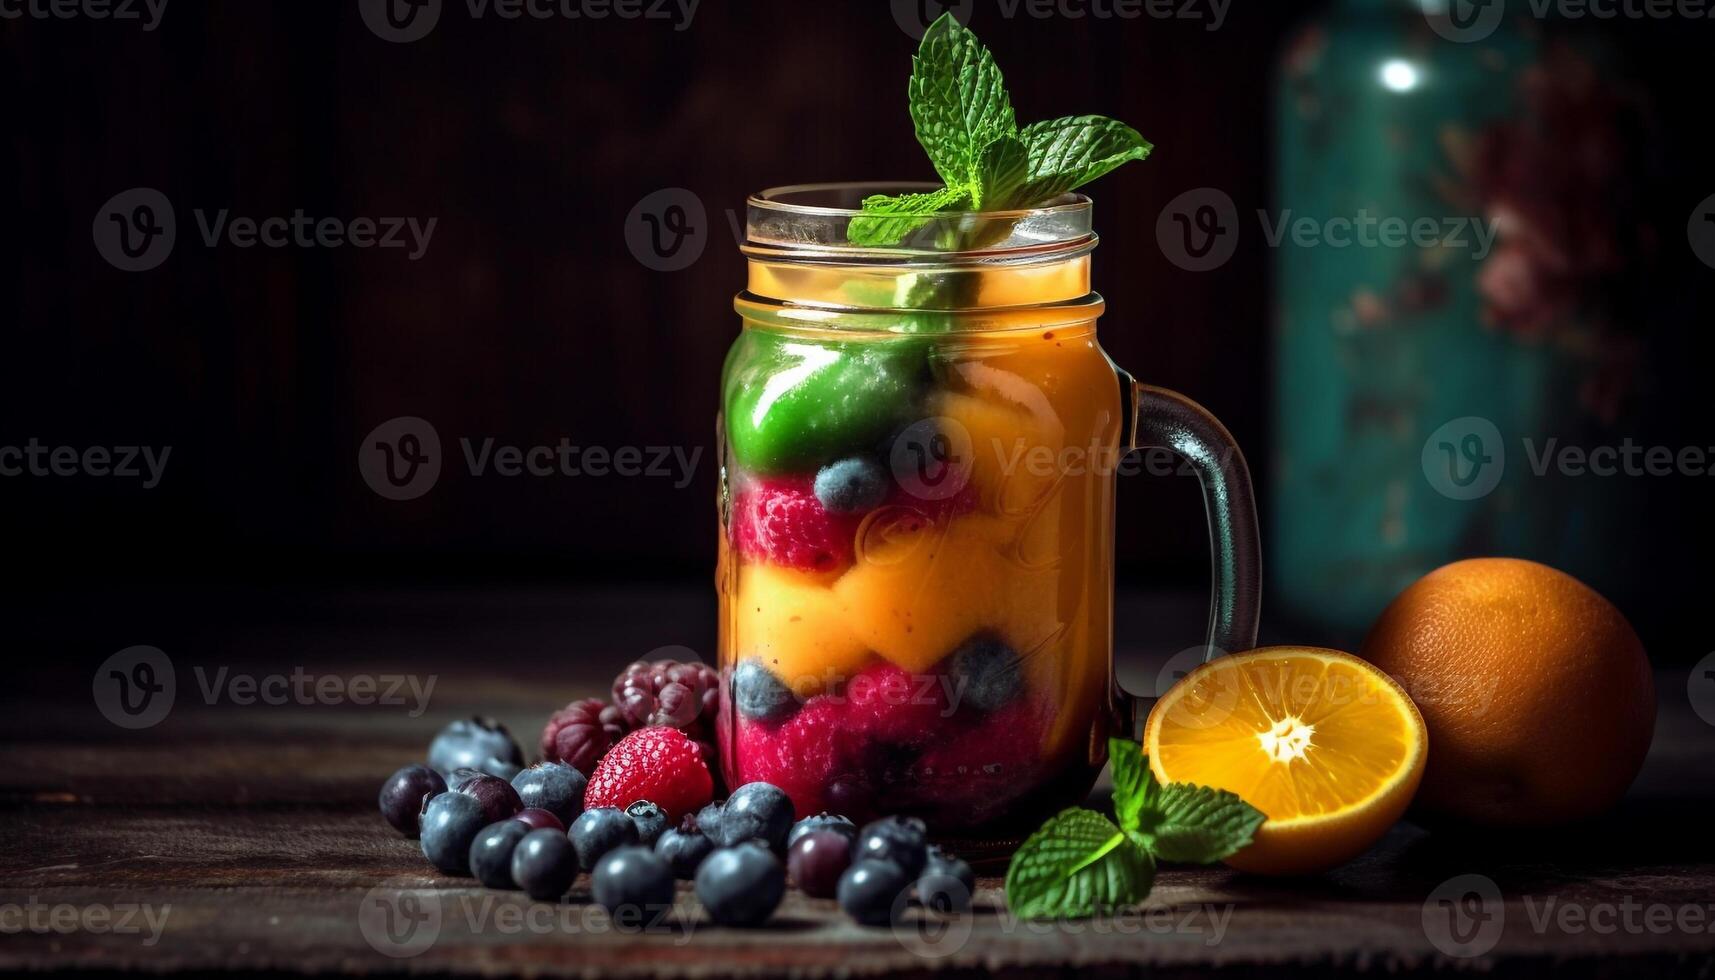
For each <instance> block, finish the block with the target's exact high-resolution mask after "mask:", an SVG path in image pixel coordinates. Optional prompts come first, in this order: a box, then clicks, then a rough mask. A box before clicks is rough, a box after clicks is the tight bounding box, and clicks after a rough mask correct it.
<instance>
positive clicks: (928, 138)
mask: <svg viewBox="0 0 1715 980" xmlns="http://www.w3.org/2000/svg"><path fill="white" fill-rule="evenodd" d="M907 93H908V94H909V96H910V101H911V121H912V123H914V124H915V125H916V127H917V142H919V143H922V144H923V149H924V150H925V151H927V152H928V154H929V162H930V163H932V164H934V166H935V172H936V173H938V174H940V175H941V179H942V180H943V181H945V182H946V184H947V186H948V187H964V188H969V189H971V190H972V191H973V192H974V191H975V189H976V188H978V187H979V186H981V183H982V181H981V176H980V170H979V167H980V161H981V158H982V153H983V150H985V149H987V147H988V145H989V144H990V143H992V142H994V141H995V140H997V139H999V138H1000V137H1002V136H1011V135H1013V134H1015V133H1016V132H1017V131H1018V122H1017V119H1016V118H1015V117H1014V115H1013V111H1012V98H1011V97H1010V96H1009V95H1007V91H1006V83H1005V82H1004V81H1003V80H1002V79H1001V75H1000V68H999V67H997V66H996V65H995V63H994V56H993V55H991V54H990V53H989V50H988V48H985V47H983V44H982V42H981V41H978V40H977V36H976V35H975V34H973V33H971V32H970V31H969V30H967V29H966V28H965V26H964V25H963V24H961V23H959V21H958V19H957V18H955V17H954V16H953V15H952V13H950V12H948V13H943V14H942V15H941V16H940V18H938V19H937V20H936V21H935V23H934V24H931V25H930V27H929V30H928V31H927V32H925V33H924V35H923V41H922V43H921V44H920V45H919V46H918V48H917V55H916V57H914V58H912V59H911V82H910V85H909V86H908V87H907Z"/></svg>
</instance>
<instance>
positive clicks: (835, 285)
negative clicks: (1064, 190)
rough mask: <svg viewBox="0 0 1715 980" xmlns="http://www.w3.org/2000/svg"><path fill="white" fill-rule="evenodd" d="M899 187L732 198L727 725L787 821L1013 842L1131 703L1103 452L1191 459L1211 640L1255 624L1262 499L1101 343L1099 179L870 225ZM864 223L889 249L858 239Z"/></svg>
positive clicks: (1057, 803)
mask: <svg viewBox="0 0 1715 980" xmlns="http://www.w3.org/2000/svg"><path fill="white" fill-rule="evenodd" d="M913 189H917V188H911V187H901V186H898V185H886V186H883V185H814V186H800V187H792V188H780V189H776V190H772V191H767V192H764V193H762V194H759V195H756V196H755V197H753V198H751V200H750V201H749V204H748V209H747V212H748V213H747V218H748V221H747V235H746V238H747V240H746V243H745V245H744V246H743V250H744V254H745V255H746V257H747V259H748V268H749V281H748V285H747V288H746V289H745V290H744V291H743V292H742V293H740V294H739V295H738V298H737V300H736V303H735V305H736V307H737V310H738V313H739V316H740V318H741V320H742V329H741V331H740V332H739V336H738V338H737V339H736V340H735V341H734V343H733V345H732V348H731V350H730V352H729V353H728V355H727V359H726V364H725V368H724V370H723V373H722V385H721V389H722V406H721V415H720V421H719V425H718V428H719V435H720V440H721V447H720V458H721V461H722V470H721V482H720V494H719V516H720V553H719V562H718V566H717V571H716V583H717V588H718V591H719V600H720V668H721V675H722V699H721V707H720V712H719V715H718V719H717V727H718V730H719V736H718V737H719V742H720V746H719V748H720V754H721V761H722V766H723V770H724V773H723V774H724V776H725V779H726V781H727V783H728V785H729V786H737V785H741V784H743V783H747V782H753V781H758V780H761V781H766V782H770V783H774V784H775V785H778V786H780V787H781V788H782V789H784V790H785V791H786V792H787V793H788V794H790V796H791V797H792V801H793V803H794V806H795V808H796V810H797V812H798V814H799V815H800V816H804V815H808V814H812V813H818V812H821V811H824V810H826V811H833V812H836V813H842V814H845V815H847V816H849V817H851V818H853V819H854V820H858V821H860V822H861V821H863V820H865V819H868V818H871V817H874V816H877V815H882V814H895V813H899V814H910V815H915V816H919V817H921V818H923V819H924V820H925V821H926V822H928V824H929V825H930V828H931V830H932V831H933V832H935V833H936V834H938V835H941V836H942V837H943V838H951V839H961V840H968V841H974V842H991V843H993V842H1005V841H1013V840H1016V839H1017V838H1018V836H1019V835H1021V834H1025V833H1028V832H1029V831H1030V830H1031V829H1033V828H1034V826H1035V824H1036V823H1037V822H1039V821H1040V820H1041V819H1043V818H1044V817H1045V816H1046V815H1048V814H1050V813H1052V812H1053V811H1055V810H1057V809H1058V808H1060V807H1063V806H1066V805H1069V804H1072V803H1075V802H1077V801H1078V800H1080V799H1082V797H1083V794H1085V793H1087V792H1088V790H1089V788H1090V785H1091V784H1092V782H1093V780H1094V778H1095V776H1096V774H1097V772H1098V771H1099V770H1100V768H1101V766H1102V764H1103V763H1104V762H1105V760H1106V754H1107V737H1108V736H1109V735H1110V734H1124V735H1128V736H1131V737H1135V736H1136V734H1137V729H1138V727H1139V726H1140V725H1141V722H1142V717H1141V714H1140V711H1139V704H1138V702H1137V701H1136V699H1133V698H1131V697H1130V696H1127V695H1125V694H1124V693H1123V692H1121V691H1120V690H1119V688H1118V686H1117V685H1116V683H1115V681H1114V671H1113V656H1112V623H1113V587H1114V581H1113V578H1114V575H1113V539H1114V490H1115V474H1116V467H1117V464H1118V462H1119V460H1120V459H1121V458H1122V456H1123V455H1124V454H1125V453H1128V452H1130V451H1133V450H1136V449H1139V448H1143V447H1157V446H1158V447H1165V448H1167V449H1170V450H1172V451H1174V452H1176V453H1178V454H1180V455H1182V456H1183V457H1185V459H1186V460H1187V461H1188V462H1189V464H1190V465H1191V467H1192V468H1193V469H1195V471H1196V472H1197V473H1198V475H1199V477H1200V478H1201V481H1202V484H1203V489H1204V495H1205V500H1206V503H1207V510H1208V516H1209V521H1210V528H1211V532H1210V533H1211V541H1212V548H1211V551H1212V556H1213V561H1212V564H1213V573H1214V598H1213V603H1212V611H1211V617H1210V627H1209V633H1208V635H1207V637H1206V638H1205V642H1206V644H1207V646H1208V647H1209V649H1211V650H1214V649H1220V650H1225V651H1233V650H1241V649H1248V648H1249V647H1251V646H1253V645H1254V643H1255V637H1256V620H1257V602H1258V578H1259V574H1260V569H1259V560H1258V544H1257V537H1256V517H1255V507H1254V504H1253V502H1252V499H1251V488H1250V479H1249V475H1248V473H1247V471H1246V468H1245V464H1244V459H1243V456H1242V455H1241V454H1240V452H1239V451H1238V448H1237V446H1236V445H1235V444H1234V443H1233V440H1232V438H1231V436H1229V435H1228V433H1227V431H1226V430H1225V429H1224V428H1223V427H1222V426H1221V424H1220V423H1219V422H1218V421H1216V420H1215V419H1214V418H1213V417H1212V416H1211V415H1209V414H1208V413H1207V412H1206V411H1204V410H1203V409H1202V408H1200V407H1199V406H1197V405H1196V404H1194V403H1193V402H1191V401H1190V400H1188V399H1186V398H1184V397H1183V396H1181V395H1178V394H1175V393H1173V392H1169V391H1165V390H1162V389H1159V388H1154V387H1150V386H1148V385H1144V384H1141V383H1139V382H1137V381H1134V380H1133V379H1132V378H1131V377H1130V376H1129V375H1126V374H1125V373H1124V372H1122V371H1119V370H1118V369H1117V368H1115V367H1114V365H1113V364H1112V362H1110V361H1109V360H1108V357H1107V355H1106V354H1105V353H1104V352H1103V351H1102V348H1101V346H1100V344H1099V343H1098V342H1097V339H1096V321H1097V319H1098V317H1100V315H1101V314H1102V311H1103V301H1102V299H1101V297H1100V296H1098V295H1097V294H1096V293H1094V292H1092V291H1091V284H1090V253H1091V250H1092V249H1093V248H1094V247H1095V245H1096V236H1095V234H1094V233H1093V231H1092V226H1091V204H1090V201H1089V199H1088V198H1085V197H1082V196H1077V195H1067V196H1065V197H1064V198H1062V199H1061V200H1060V201H1058V202H1056V203H1054V204H1053V205H1052V206H1048V207H1043V208H1040V209H1036V210H1031V211H1021V212H1006V213H985V214H968V213H967V214H955V215H944V216H937V217H935V218H933V219H922V218H919V219H914V220H911V221H905V220H904V219H891V220H897V221H900V222H901V224H899V225H898V226H895V227H894V228H892V229H891V233H890V234H887V235H879V236H878V235H877V234H875V232H876V231H877V229H876V228H875V226H874V224H873V223H874V222H875V221H877V220H878V219H875V218H872V217H869V216H863V215H860V214H859V213H858V212H857V211H855V210H854V209H855V208H857V207H858V206H859V204H860V202H861V200H862V199H863V198H864V197H865V196H867V195H869V194H875V193H898V192H901V191H902V190H913ZM866 222H868V223H870V224H868V225H865V223H866ZM877 238H885V239H890V240H891V239H899V240H900V244H897V245H890V246H887V247H877V246H874V245H860V244H855V243H854V242H858V241H865V242H868V241H874V240H876V239H877ZM1144 707H1145V708H1146V707H1147V705H1145V706H1144Z"/></svg>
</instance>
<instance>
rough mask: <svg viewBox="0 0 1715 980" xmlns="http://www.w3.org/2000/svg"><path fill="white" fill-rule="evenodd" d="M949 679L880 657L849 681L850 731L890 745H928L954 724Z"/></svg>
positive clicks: (848, 723) (847, 687)
mask: <svg viewBox="0 0 1715 980" xmlns="http://www.w3.org/2000/svg"><path fill="white" fill-rule="evenodd" d="M944 681H945V678H944V677H943V676H942V675H939V674H912V673H910V672H908V671H906V670H905V669H904V668H902V667H899V666H898V665H896V664H892V663H889V662H888V661H886V660H879V661H876V662H875V663H873V664H870V665H869V666H868V667H865V668H864V669H863V670H862V671H860V672H859V673H857V674H855V675H853V676H852V677H851V679H849V680H848V681H846V688H845V695H846V699H847V701H848V702H849V703H850V705H851V710H850V711H849V712H848V718H847V720H846V724H847V725H849V726H850V728H851V730H852V731H854V732H857V733H859V734H862V735H864V736H866V737H868V738H869V739H872V740H874V741H878V742H886V743H888V744H891V745H906V746H916V745H923V744H926V743H927V742H928V741H929V740H930V739H932V738H934V737H935V736H936V735H938V734H946V733H948V732H949V730H950V727H951V725H952V716H953V710H952V708H951V707H950V706H949V705H948V701H947V688H946V684H945V683H944Z"/></svg>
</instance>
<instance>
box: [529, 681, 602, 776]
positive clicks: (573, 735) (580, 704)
mask: <svg viewBox="0 0 1715 980" xmlns="http://www.w3.org/2000/svg"><path fill="white" fill-rule="evenodd" d="M607 708H608V704H607V702H605V701H603V700H602V699H600V698H585V699H583V700H582V701H573V702H572V703H571V704H568V705H566V706H565V707H564V708H561V709H560V710H559V711H556V712H554V716H553V717H552V718H549V719H548V724H547V726H546V727H544V728H543V729H542V745H541V748H542V758H543V759H546V760H548V761H550V762H564V763H565V764H567V765H569V766H571V767H572V768H573V769H576V770H577V771H578V772H580V773H589V772H594V771H595V767H596V763H597V762H599V761H600V760H601V757H602V756H603V755H605V754H606V753H607V750H608V748H609V747H610V746H612V745H613V738H614V736H613V735H612V734H611V733H610V732H609V731H608V729H607V728H606V727H605V726H604V725H603V724H602V717H601V716H602V713H603V712H604V711H605V710H607Z"/></svg>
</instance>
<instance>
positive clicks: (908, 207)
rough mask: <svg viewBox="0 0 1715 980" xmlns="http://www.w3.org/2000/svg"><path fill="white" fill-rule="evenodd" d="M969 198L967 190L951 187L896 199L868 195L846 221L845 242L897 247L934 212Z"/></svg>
mask: <svg viewBox="0 0 1715 980" xmlns="http://www.w3.org/2000/svg"><path fill="white" fill-rule="evenodd" d="M969 197H970V192H969V191H967V190H965V189H963V188H954V187H943V188H941V189H940V190H938V191H927V192H924V193H921V194H901V195H899V196H898V197H890V196H888V195H886V194H874V195H871V196H869V197H866V198H864V199H863V208H862V211H861V213H859V214H855V215H853V216H852V219H851V221H849V222H847V224H846V240H847V241H849V242H851V243H852V244H853V245H868V246H878V245H897V244H899V243H900V242H901V241H904V240H905V238H906V236H908V235H910V234H911V233H912V232H914V231H916V230H917V229H919V228H921V227H923V226H924V225H926V224H928V223H929V221H930V219H931V218H933V217H934V216H935V215H936V214H937V213H939V212H942V211H946V210H950V209H952V208H956V207H958V206H960V205H962V204H964V203H965V201H966V199H967V198H969Z"/></svg>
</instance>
